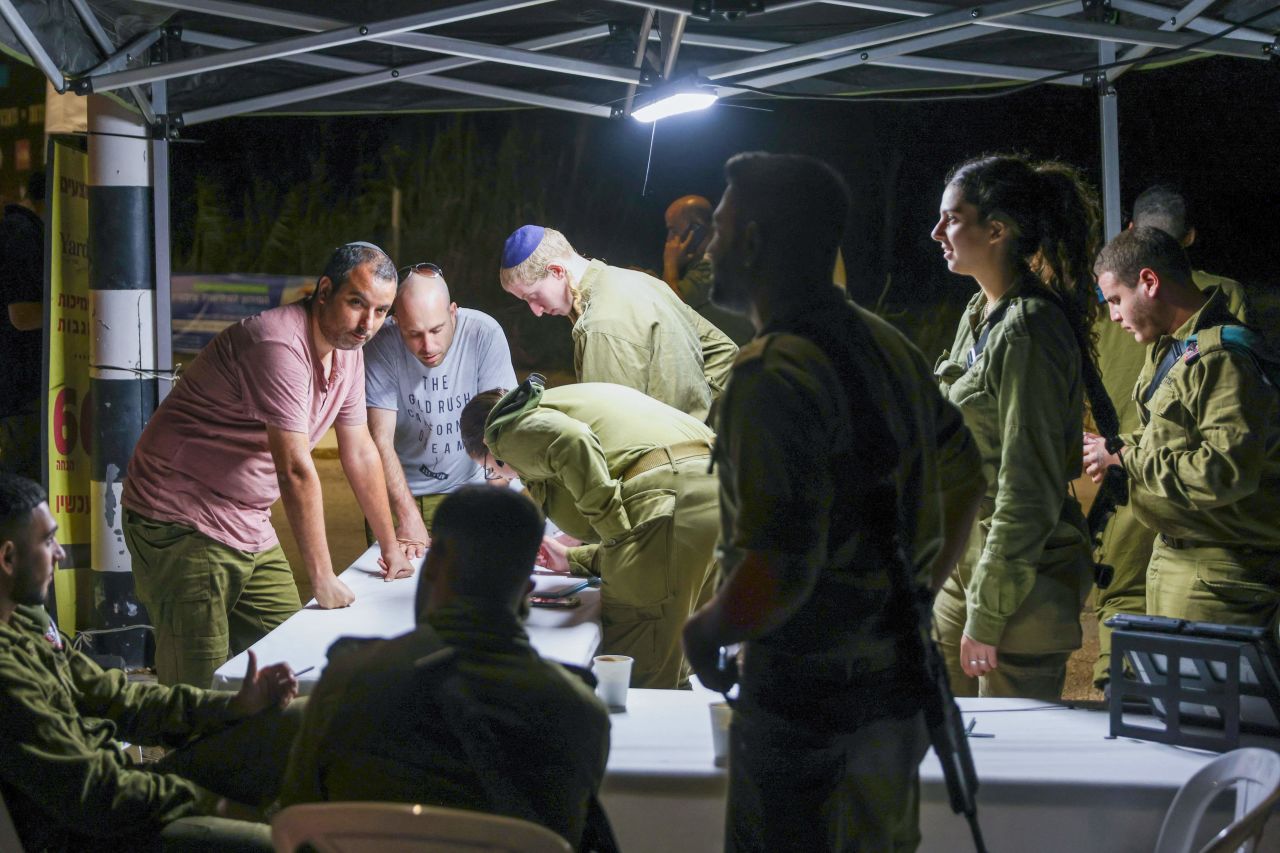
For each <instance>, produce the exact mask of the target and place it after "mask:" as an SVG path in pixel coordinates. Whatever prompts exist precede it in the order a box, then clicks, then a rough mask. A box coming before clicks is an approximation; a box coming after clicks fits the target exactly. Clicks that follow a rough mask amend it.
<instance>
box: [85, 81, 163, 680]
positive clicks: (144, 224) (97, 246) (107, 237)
mask: <svg viewBox="0 0 1280 853" xmlns="http://www.w3.org/2000/svg"><path fill="white" fill-rule="evenodd" d="M149 157H150V138H149V133H148V131H147V128H146V127H145V126H144V125H143V124H142V121H141V119H140V118H139V117H138V116H137V115H136V114H134V113H132V112H130V111H129V110H127V109H125V108H124V107H122V106H120V105H119V104H118V103H116V102H115V101H112V100H110V99H108V98H106V97H104V96H101V95H94V96H91V97H90V98H89V258H90V263H89V288H90V290H89V311H90V323H91V326H92V332H91V334H92V338H91V356H90V373H89V377H90V387H91V393H92V395H93V418H94V422H93V434H94V443H93V455H92V485H91V488H90V501H91V504H92V507H91V512H92V530H93V552H92V553H93V568H94V569H96V570H97V571H98V574H97V575H96V589H95V596H94V597H95V599H96V601H97V604H98V606H97V608H96V612H97V617H98V622H99V623H100V624H99V625H96V626H95V627H119V626H122V625H131V624H138V623H140V622H143V621H145V614H144V613H143V611H142V608H141V606H140V605H139V604H138V602H137V600H136V599H135V598H134V595H133V577H132V573H131V571H130V560H129V552H128V551H127V550H126V549H125V545H124V535H123V531H122V526H123V516H122V509H121V506H120V495H121V491H122V489H123V487H124V478H125V472H126V470H127V466H128V463H129V456H130V455H131V454H132V453H133V447H134V445H135V444H136V443H137V441H138V437H139V436H140V435H141V434H142V428H143V426H144V425H145V424H146V422H147V419H148V418H150V416H151V413H152V412H153V411H155V407H156V381H155V379H154V371H155V368H156V356H155V353H156V342H155V272H154V266H153V263H154V249H153V240H154V235H153V222H152V213H151V188H150V186H151V167H150V161H149ZM128 633H130V634H132V633H133V632H128ZM138 645H139V648H138V649H134V648H132V644H130V648H128V649H123V650H121V652H117V653H122V652H123V653H122V657H124V658H125V659H126V662H128V663H131V664H133V663H135V660H134V658H135V652H136V653H138V654H140V648H141V644H140V643H139V644H138ZM141 662H142V661H141V660H136V663H137V664H138V665H140V664H141Z"/></svg>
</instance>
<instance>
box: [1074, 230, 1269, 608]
mask: <svg viewBox="0 0 1280 853" xmlns="http://www.w3.org/2000/svg"><path fill="white" fill-rule="evenodd" d="M1095 270H1096V272H1097V273H1098V284H1099V287H1101V289H1102V293H1103V295H1104V296H1105V297H1106V299H1107V301H1108V303H1109V304H1110V306H1111V318H1112V319H1113V320H1115V321H1117V322H1118V323H1120V324H1121V325H1122V326H1123V327H1124V328H1125V329H1127V330H1128V331H1130V332H1131V333H1132V334H1133V335H1134V337H1135V338H1136V339H1137V340H1138V341H1139V342H1142V343H1147V344H1149V346H1148V348H1147V360H1146V364H1145V365H1144V367H1143V370H1142V373H1141V375H1140V376H1139V377H1138V382H1137V384H1136V385H1135V386H1134V390H1133V393H1134V399H1135V401H1136V403H1137V408H1138V412H1139V415H1140V418H1141V421H1142V429H1141V430H1140V431H1138V432H1135V433H1130V434H1128V435H1125V436H1123V438H1124V442H1125V444H1124V447H1122V448H1121V449H1120V451H1119V454H1118V455H1115V454H1108V453H1107V452H1106V447H1105V443H1103V442H1102V441H1101V440H1100V439H1099V438H1098V437H1097V436H1091V435H1086V437H1085V444H1084V457H1085V463H1086V470H1087V471H1088V473H1089V474H1090V476H1092V477H1093V478H1094V479H1095V480H1097V479H1099V478H1101V477H1102V475H1103V474H1104V473H1105V471H1106V468H1107V467H1108V466H1109V465H1121V466H1122V467H1123V468H1124V470H1125V472H1126V473H1127V474H1128V476H1129V502H1130V504H1131V506H1132V507H1133V512H1134V515H1135V517H1136V518H1137V520H1138V521H1139V522H1141V523H1142V524H1144V525H1146V526H1147V527H1149V528H1151V529H1152V530H1154V531H1156V533H1157V534H1158V536H1157V538H1156V541H1155V544H1154V546H1153V548H1152V554H1151V562H1150V564H1149V566H1148V569H1147V612H1148V613H1152V614H1156V615H1160V616H1173V617H1180V618H1186V619H1195V620H1200V621H1206V622H1224V623H1231V624H1243V625H1267V624H1269V623H1270V622H1271V620H1272V619H1273V618H1274V616H1275V613H1276V608H1277V604H1278V603H1280V584H1277V579H1280V395H1278V393H1277V390H1276V387H1275V385H1274V384H1272V382H1271V381H1270V380H1269V379H1268V378H1267V374H1266V371H1267V370H1270V371H1271V372H1272V374H1273V375H1274V374H1276V373H1280V370H1277V362H1278V360H1280V359H1278V358H1277V355H1276V354H1275V353H1274V352H1272V351H1270V350H1268V349H1267V348H1266V346H1265V345H1264V344H1263V343H1262V341H1261V339H1260V338H1258V337H1257V336H1256V335H1255V334H1254V333H1252V331H1251V330H1249V329H1248V328H1246V327H1242V326H1239V325H1238V321H1237V320H1236V318H1235V316H1234V315H1232V314H1231V312H1230V311H1229V310H1227V300H1226V297H1225V296H1224V295H1223V293H1222V292H1221V291H1217V290H1213V291H1210V292H1209V293H1207V294H1206V293H1202V292H1201V291H1200V290H1199V289H1198V288H1197V287H1196V285H1195V284H1194V283H1193V281H1192V276H1191V269H1190V266H1189V264H1188V263H1187V260H1186V256H1185V254H1184V253H1183V251H1182V249H1181V247H1180V246H1179V245H1178V243H1177V241H1176V240H1174V239H1173V238H1171V237H1169V235H1168V234H1165V233H1164V232H1163V231H1160V230H1158V229H1155V228H1135V229H1133V230H1132V231H1127V232H1124V233H1123V234H1121V235H1120V236H1118V237H1116V238H1115V239H1114V240H1112V241H1111V243H1109V244H1108V245H1107V247H1106V248H1105V249H1104V250H1103V251H1102V254H1101V255H1100V256H1099V257H1098V262H1097V265H1096V267H1095ZM1193 335H1194V336H1195V339H1196V340H1195V343H1194V345H1188V344H1187V341H1188V339H1189V338H1191V337H1192V336H1193Z"/></svg>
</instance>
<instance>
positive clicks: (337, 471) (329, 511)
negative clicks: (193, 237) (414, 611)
mask: <svg viewBox="0 0 1280 853" xmlns="http://www.w3.org/2000/svg"><path fill="white" fill-rule="evenodd" d="M315 462H316V469H317V470H318V471H319V473H320V480H321V482H322V483H323V484H324V515H325V523H326V525H327V529H328V531H329V552H330V554H332V555H333V565H334V568H335V569H336V570H337V571H341V570H342V569H344V568H346V567H347V566H349V565H350V564H351V563H352V562H353V561H354V560H355V558H356V557H358V556H359V555H360V554H361V553H362V552H363V551H364V549H365V544H364V519H363V516H362V515H361V514H360V507H359V505H357V504H356V500H355V496H354V495H353V494H352V493H351V487H350V486H348V485H347V481H346V478H345V477H343V475H342V466H341V465H340V464H339V463H338V459H337V453H336V451H334V450H327V449H324V448H321V449H318V450H317V451H316V453H315ZM1078 494H1079V496H1080V498H1081V500H1082V502H1085V503H1086V504H1087V502H1088V501H1089V500H1091V499H1092V497H1093V495H1092V486H1091V484H1088V483H1083V484H1078ZM271 521H272V523H273V524H275V526H276V530H277V531H279V533H280V542H281V544H282V545H283V546H284V551H285V553H286V554H287V555H288V556H289V563H290V564H291V565H292V566H294V576H295V578H296V579H297V582H298V591H299V593H300V594H301V596H302V600H303V601H304V602H305V601H306V600H307V599H309V598H310V597H311V584H310V582H309V581H308V579H307V577H306V575H305V574H304V573H303V572H301V571H300V567H301V566H302V560H301V558H300V557H299V554H298V547H297V545H296V544H295V543H294V541H293V533H292V531H291V530H290V528H289V519H288V518H287V517H286V516H285V512H284V507H283V506H282V505H280V504H276V506H274V507H273V508H272V510H271ZM1080 622H1081V625H1082V627H1083V629H1084V646H1083V647H1082V648H1081V649H1080V650H1079V651H1078V652H1076V653H1075V654H1074V655H1073V656H1072V657H1071V663H1070V665H1069V667H1068V670H1067V684H1066V687H1065V688H1064V690H1063V698H1065V699H1072V700H1082V699H1086V700H1087V699H1095V700H1101V699H1102V694H1101V693H1100V692H1098V691H1096V690H1094V689H1093V662H1094V660H1095V659H1096V658H1097V656H1098V629H1097V622H1096V620H1095V619H1094V618H1093V603H1092V600H1090V602H1089V603H1088V604H1087V605H1086V606H1085V609H1084V613H1082V614H1081V617H1080Z"/></svg>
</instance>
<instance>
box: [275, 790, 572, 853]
mask: <svg viewBox="0 0 1280 853" xmlns="http://www.w3.org/2000/svg"><path fill="white" fill-rule="evenodd" d="M271 841H272V843H273V844H274V845H275V848H276V853H295V851H296V850H297V849H298V846H299V845H301V844H310V845H311V846H312V848H314V849H315V851H316V853H375V851H376V853H398V852H399V851H404V853H408V851H413V853H482V851H492V853H572V851H573V848H571V847H570V846H569V842H567V841H565V840H564V839H563V838H561V837H560V836H559V835H556V834H555V833H554V832H552V831H551V830H549V829H547V828H546V827H544V826H539V825H537V824H536V823H530V822H528V821H525V820H518V819H516V818H513V817H502V816H499V815H491V814H484V813H483V812H472V811H464V810H462V809H446V808H439V807H436V806H420V805H413V804H411V803H359V802H339V803H307V804H305V805H298V806H290V807H289V808H287V809H284V810H283V811H281V812H280V813H279V814H278V815H276V816H275V818H274V819H273V820H272V821H271Z"/></svg>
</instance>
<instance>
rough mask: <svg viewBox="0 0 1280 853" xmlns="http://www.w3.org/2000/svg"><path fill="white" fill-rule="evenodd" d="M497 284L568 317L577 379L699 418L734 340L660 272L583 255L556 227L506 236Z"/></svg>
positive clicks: (725, 371)
mask: <svg viewBox="0 0 1280 853" xmlns="http://www.w3.org/2000/svg"><path fill="white" fill-rule="evenodd" d="M499 278H500V280H501V282H502V289H503V290H505V291H507V292H508V293H510V294H511V295H512V296H515V297H516V298H517V299H522V300H524V301H525V302H527V303H528V304H529V310H531V311H532V312H533V313H534V314H535V315H536V316H539V317H541V316H542V315H543V314H550V315H552V316H561V317H568V318H569V321H570V322H571V323H573V366H574V373H575V374H576V376H577V380H578V381H579V382H614V383H617V384H619V385H626V386H629V387H631V388H635V389H636V390H638V391H641V392H643V393H645V394H648V395H649V396H650V397H653V398H654V399H656V400H659V401H661V402H663V403H666V404H667V405H668V406H671V407H673V408H676V409H679V410H680V411H682V412H685V413H687V414H690V415H693V416H694V417H695V418H697V419H698V420H700V421H708V420H709V419H710V416H711V409H712V405H713V404H714V403H715V401H716V398H718V397H719V396H720V392H721V390H723V388H724V383H725V381H726V380H727V378H728V375H729V368H730V366H732V364H733V359H734V357H735V356H736V355H737V354H738V347H737V346H736V345H735V344H734V343H733V341H731V340H729V338H727V337H726V336H725V335H724V333H723V332H721V331H720V330H719V329H717V328H716V327H715V326H713V325H711V324H710V323H709V322H707V321H706V320H705V319H703V318H702V317H701V316H699V315H698V314H697V313H696V312H695V311H694V310H693V309H692V308H690V307H689V306H688V305H685V304H684V303H683V302H681V301H680V299H679V297H677V296H676V295H675V294H674V293H672V292H671V290H670V288H668V287H667V286H666V284H664V283H663V282H662V281H660V280H658V279H656V278H653V277H652V276H649V275H646V274H644V273H642V272H636V271H634V270H625V269H621V268H619V267H611V266H607V265H606V264H604V263H603V262H601V261H588V260H587V259H586V258H584V257H582V256H581V255H579V254H578V253H577V252H576V251H574V249H573V247H572V246H571V245H569V241H568V240H566V239H565V236H564V235H563V234H561V233H560V232H559V231H556V230H555V229H552V228H545V227H543V226H541V225H525V226H524V227H522V228H519V229H517V230H516V231H515V232H514V233H513V234H512V235H511V236H510V237H508V238H507V242H506V245H505V246H504V247H503V251H502V268H501V270H500V271H499Z"/></svg>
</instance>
